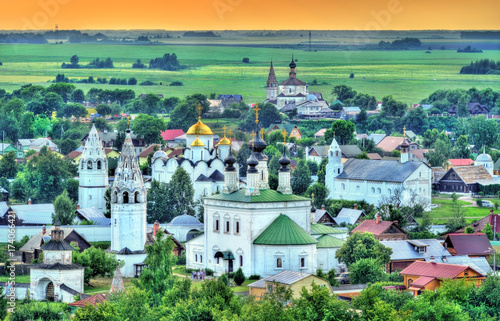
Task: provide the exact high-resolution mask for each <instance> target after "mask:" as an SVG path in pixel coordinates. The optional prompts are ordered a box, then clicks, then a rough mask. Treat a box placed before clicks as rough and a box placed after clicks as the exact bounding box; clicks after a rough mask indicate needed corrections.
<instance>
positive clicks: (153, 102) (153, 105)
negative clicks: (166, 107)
mask: <svg viewBox="0 0 500 321" xmlns="http://www.w3.org/2000/svg"><path fill="white" fill-rule="evenodd" d="M142 103H143V104H144V113H145V114H148V115H156V113H158V112H159V109H160V104H159V103H160V97H158V95H157V94H152V93H149V94H146V96H145V97H144V98H143V99H142Z"/></svg>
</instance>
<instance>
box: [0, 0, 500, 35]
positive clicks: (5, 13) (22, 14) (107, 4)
mask: <svg viewBox="0 0 500 321" xmlns="http://www.w3.org/2000/svg"><path fill="white" fill-rule="evenodd" d="M55 24H57V25H58V26H59V30H67V29H93V30H102V29H165V30H277V29H291V30H430V29H450V30H457V29H460V30H464V29H471V30H486V29H495V30H500V1H499V0H478V1H471V0H344V1H340V0H286V1H285V0H143V1H127V0H2V1H0V29H4V30H26V29H53V28H54V26H55Z"/></svg>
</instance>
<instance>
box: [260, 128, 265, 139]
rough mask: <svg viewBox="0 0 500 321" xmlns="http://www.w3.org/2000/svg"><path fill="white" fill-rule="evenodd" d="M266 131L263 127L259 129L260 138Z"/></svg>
mask: <svg viewBox="0 0 500 321" xmlns="http://www.w3.org/2000/svg"><path fill="white" fill-rule="evenodd" d="M265 133H266V130H265V129H264V128H261V130H260V136H262V138H264V134H265Z"/></svg>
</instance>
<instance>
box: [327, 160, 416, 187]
mask: <svg viewBox="0 0 500 321" xmlns="http://www.w3.org/2000/svg"><path fill="white" fill-rule="evenodd" d="M422 164H423V163H422V162H419V161H413V162H406V163H403V164H401V163H400V162H398V161H388V160H371V159H349V160H348V161H347V162H346V163H345V164H344V171H343V172H342V174H340V175H339V176H337V178H343V179H359V180H368V181H380V182H404V181H405V180H406V179H407V178H408V177H409V176H410V175H411V174H412V173H413V172H415V170H416V169H417V168H418V167H420V165H422Z"/></svg>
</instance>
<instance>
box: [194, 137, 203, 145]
mask: <svg viewBox="0 0 500 321" xmlns="http://www.w3.org/2000/svg"><path fill="white" fill-rule="evenodd" d="M191 146H194V147H203V146H205V144H203V143H202V142H201V140H199V139H198V137H196V139H195V140H194V142H192V143H191Z"/></svg>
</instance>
